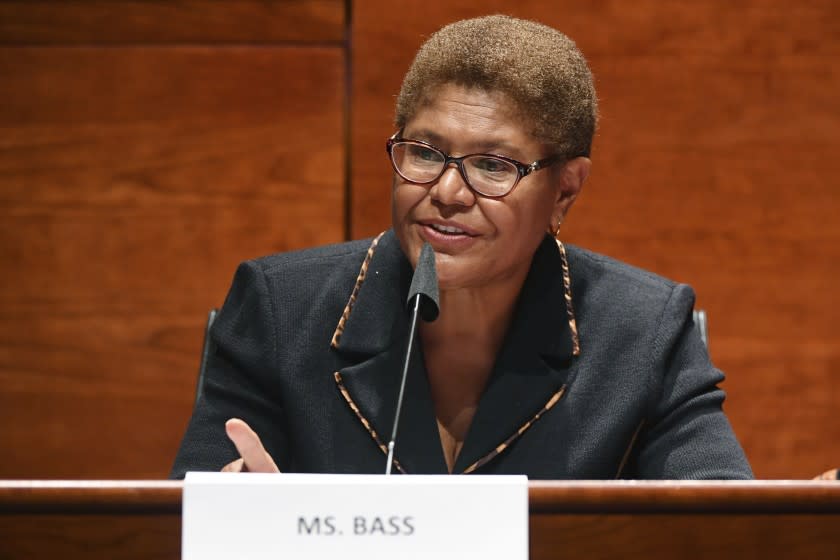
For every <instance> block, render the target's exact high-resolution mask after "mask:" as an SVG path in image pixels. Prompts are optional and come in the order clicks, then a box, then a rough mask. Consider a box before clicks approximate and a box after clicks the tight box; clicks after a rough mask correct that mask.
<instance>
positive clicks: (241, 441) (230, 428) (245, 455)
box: [225, 418, 280, 472]
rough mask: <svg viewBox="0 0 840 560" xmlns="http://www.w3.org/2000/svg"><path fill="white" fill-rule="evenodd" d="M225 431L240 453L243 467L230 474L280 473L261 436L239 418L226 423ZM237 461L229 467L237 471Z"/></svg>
mask: <svg viewBox="0 0 840 560" xmlns="http://www.w3.org/2000/svg"><path fill="white" fill-rule="evenodd" d="M225 431H226V432H227V435H228V437H229V438H230V440H231V441H232V442H233V445H235V446H236V450H237V451H239V455H240V457H241V459H239V460H241V461H242V465H240V466H239V469H238V470H231V471H228V472H244V471H248V472H280V469H278V468H277V465H276V464H275V463H274V459H272V458H271V455H269V454H268V452H267V451H266V450H265V448H264V447H263V444H262V442H261V441H260V438H259V436H258V435H257V434H256V433H255V432H254V430H252V429H251V427H250V426H248V424H246V423H245V422H243V421H242V420H240V419H238V418H231V419H230V420H228V421H227V422H225ZM236 462H237V461H233V462H232V463H230V464H229V465H227V466H226V467H225V468H227V467H231V469H235V468H236V467H235V466H234V465H235V463H236Z"/></svg>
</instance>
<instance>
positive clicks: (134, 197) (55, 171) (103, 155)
mask: <svg viewBox="0 0 840 560" xmlns="http://www.w3.org/2000/svg"><path fill="white" fill-rule="evenodd" d="M0 75H3V79H2V80H0V97H2V98H3V99H4V103H2V104H0V127H2V130H3V131H4V132H3V134H2V135H0V259H2V263H3V264H2V267H3V273H2V274H1V275H0V425H2V426H3V429H2V430H0V446H2V447H3V448H4V449H7V450H9V451H10V453H11V456H12V460H10V461H3V462H2V465H0V478H2V477H57V478H111V477H115V478H116V477H125V478H135V477H146V478H155V477H158V478H160V477H165V476H166V475H167V473H168V469H169V466H170V464H171V461H172V459H173V457H174V454H175V451H176V449H177V446H178V443H179V441H180V437H181V436H182V434H183V430H184V428H185V426H186V421H187V418H188V416H189V413H190V409H191V405H192V398H193V397H192V395H193V392H194V388H195V380H196V374H197V368H198V360H199V352H200V348H201V337H202V333H203V327H204V321H205V317H206V313H207V310H208V309H209V308H211V307H216V306H219V305H220V304H221V302H222V300H223V298H224V295H225V293H226V291H227V288H228V286H229V283H230V280H231V278H232V276H233V272H234V270H235V268H236V265H237V263H238V262H240V261H242V260H244V259H247V258H252V257H256V256H259V255H263V254H266V253H271V252H276V251H284V250H290V249H294V248H301V247H306V246H311V245H317V244H323V243H328V242H335V241H340V240H341V238H342V237H343V233H344V226H343V216H344V210H343V208H344V177H343V168H344V152H343V145H342V138H343V114H344V113H343V104H344V91H343V88H342V87H340V84H341V83H343V81H344V64H343V53H342V50H341V49H340V48H332V47H300V46H294V45H293V46H282V45H278V46H276V47H265V46H260V47H247V46H237V47H205V46H200V47H187V46H179V47H168V46H160V47H150V48H112V47H74V48H56V47H5V48H0ZM325 84H331V87H324V85H325ZM336 84H338V85H336Z"/></svg>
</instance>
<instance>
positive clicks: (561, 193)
mask: <svg viewBox="0 0 840 560" xmlns="http://www.w3.org/2000/svg"><path fill="white" fill-rule="evenodd" d="M591 169H592V160H590V159H589V158H588V157H583V156H580V157H576V158H574V159H570V160H569V161H567V162H566V163H565V165H563V167H562V168H561V169H560V173H559V177H558V178H557V182H556V186H557V196H556V197H555V199H554V214H553V215H554V216H555V218H560V219H562V218H564V217H565V216H566V213H567V212H568V211H569V208H571V206H572V204H573V203H574V201H575V199H576V198H577V195H578V193H580V191H581V189H582V188H583V183H584V182H585V181H586V178H587V177H589V171H590V170H591Z"/></svg>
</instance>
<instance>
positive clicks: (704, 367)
mask: <svg viewBox="0 0 840 560" xmlns="http://www.w3.org/2000/svg"><path fill="white" fill-rule="evenodd" d="M564 268H565V273H566V274H565V278H566V280H568V279H569V278H570V279H571V282H570V285H569V286H564ZM411 275H412V270H411V266H410V264H409V262H408V261H407V259H406V258H405V256H404V255H403V253H402V252H401V250H400V247H399V243H398V241H397V239H396V237H395V235H394V234H393V232H392V231H388V232H386V233H384V234H383V235H382V236H380V237H379V238H377V239H376V240H373V241H371V240H364V241H354V242H350V243H343V244H340V245H333V246H329V247H322V248H317V249H310V250H306V251H300V252H294V253H286V254H280V255H274V256H271V257H266V258H263V259H259V260H255V261H249V262H246V263H244V264H242V265H241V266H240V267H239V269H238V271H237V273H236V276H235V278H234V281H233V286H232V288H231V290H230V293H229V294H228V296H227V299H226V301H225V304H224V306H223V307H222V309H221V311H220V313H219V316H218V318H217V319H216V322H215V324H214V325H213V328H212V329H211V337H212V341H213V343H214V345H215V351H214V353H213V354H212V355H211V357H210V359H209V362H208V368H207V374H206V381H205V387H204V395H203V397H202V398H201V399H200V401H199V402H198V404H197V405H196V408H195V411H194V414H193V417H192V419H191V420H190V423H189V427H188V428H187V432H186V435H185V436H184V440H183V443H182V445H181V449H180V451H179V452H178V456H177V459H176V461H175V466H174V468H173V471H172V476H173V477H182V476H183V475H184V473H185V472H186V471H187V470H214V471H215V470H219V469H220V468H221V467H222V466H223V465H224V464H226V463H228V462H230V461H232V460H234V459H236V458H237V457H238V454H237V453H236V450H235V448H234V447H233V445H232V444H231V443H230V442H229V441H228V439H227V437H226V436H225V431H224V422H225V420H227V419H228V418H232V417H238V418H242V419H243V420H245V421H246V422H248V423H249V424H250V425H251V427H253V428H254V430H255V431H256V432H257V433H258V434H259V435H260V437H261V438H262V440H263V442H264V444H265V446H266V449H267V450H268V451H269V453H271V455H272V456H273V457H274V459H275V461H276V462H277V464H278V466H279V467H280V469H281V470H283V471H290V472H326V473H381V472H383V471H384V468H385V457H386V453H385V444H386V443H387V438H388V436H389V435H390V432H391V424H392V422H393V417H394V408H395V401H396V396H397V391H398V388H399V376H400V372H401V369H402V360H403V356H404V352H405V344H406V337H407V325H408V313H407V312H406V311H405V310H404V302H405V297H406V293H407V291H408V285H409V283H410V280H411ZM569 291H571V295H570V296H569ZM568 299H570V300H571V301H570V302H568V301H567V300H568ZM693 305H694V295H693V292H692V290H691V288H689V287H688V286H685V285H680V284H675V283H673V282H670V281H668V280H665V279H663V278H660V277H658V276H655V275H653V274H650V273H647V272H644V271H642V270H639V269H636V268H632V267H630V266H627V265H624V264H621V263H619V262H617V261H614V260H612V259H609V258H607V257H603V256H600V255H596V254H593V253H591V252H588V251H585V250H583V249H579V248H575V247H568V248H566V249H565V250H564V249H563V248H562V246H559V245H558V244H556V243H555V242H554V240H553V239H551V238H549V237H546V239H545V241H544V242H543V243H542V244H541V245H540V247H539V248H538V250H537V252H536V254H535V256H534V260H533V262H532V265H531V270H530V273H529V276H528V278H527V280H526V282H525V285H524V287H523V290H522V294H521V296H520V300H519V301H518V303H517V309H516V311H515V313H514V317H513V320H512V324H511V327H510V331H509V333H508V335H507V338H506V340H505V342H504V344H503V347H502V349H501V351H500V353H499V355H498V357H497V360H496V364H495V367H494V371H493V373H492V376H491V378H490V381H489V383H488V386H487V388H486V390H485V393H484V394H483V395H482V397H481V401H480V403H479V406H478V410H477V412H476V414H475V417H474V419H473V423H472V425H471V427H470V431H469V433H468V435H467V438H466V441H465V442H464V446H463V448H462V450H461V453H460V455H459V456H458V459H457V461H456V464H455V467H454V472H457V473H464V472H467V473H487V474H507V473H524V474H527V475H528V476H529V477H530V478H534V479H612V478H617V477H621V478H650V479H728V478H750V477H752V472H751V471H750V467H749V465H748V463H747V460H746V458H745V457H744V453H743V451H742V450H741V447H740V445H739V444H738V441H737V440H736V439H735V436H734V435H733V433H732V429H731V427H730V425H729V422H728V421H727V419H726V417H725V416H724V414H723V412H722V411H721V405H722V403H723V400H724V394H723V392H722V391H721V390H720V389H719V388H718V387H717V384H718V383H720V381H721V380H722V379H723V375H722V374H721V372H719V371H718V370H717V369H715V368H714V366H712V364H711V362H710V361H709V357H708V355H707V353H706V349H705V347H704V345H703V343H702V341H701V339H700V335H699V333H698V331H697V328H696V326H695V325H694V323H693V321H692V313H691V312H692V308H693ZM578 349H579V351H578ZM418 356H422V353H418ZM395 455H396V459H397V465H396V469H397V470H398V471H400V472H406V473H445V472H447V470H446V464H445V462H444V457H443V452H442V450H441V444H440V437H439V434H438V428H437V423H436V420H435V414H434V410H433V405H432V400H431V397H430V392H429V386H428V382H427V380H426V374H425V369H424V366H423V363H422V357H421V359H419V360H417V361H416V364H415V366H414V367H413V369H412V370H411V371H410V376H409V380H408V385H407V390H406V400H405V404H404V406H403V412H402V418H401V420H400V433H399V436H398V439H397V446H396V454H395Z"/></svg>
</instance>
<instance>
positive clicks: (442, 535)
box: [181, 472, 528, 560]
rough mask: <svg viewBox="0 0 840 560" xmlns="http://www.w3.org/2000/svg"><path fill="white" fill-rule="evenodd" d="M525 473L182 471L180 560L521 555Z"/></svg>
mask: <svg viewBox="0 0 840 560" xmlns="http://www.w3.org/2000/svg"><path fill="white" fill-rule="evenodd" d="M527 482H528V481H527V478H526V477H525V476H480V475H478V476H471V475H468V476H458V475H455V476H425V475H410V476H406V475H395V476H385V475H326V474H257V473H198V472H191V473H187V476H186V479H185V482H184V496H183V533H182V541H181V546H182V559H183V560H215V559H218V560H252V559H253V560H258V559H259V560H261V559H271V560H281V559H295V560H298V559H309V558H329V559H334V558H341V559H343V560H353V559H357V558H358V559H364V560H376V559H380V558H381V559H383V560H386V559H387V560H394V559H397V558H398V559H400V560H402V559H411V558H417V559H420V558H422V559H423V560H428V559H429V558H435V559H446V558H458V559H463V558H481V559H483V560H484V559H488V558H491V559H492V558H499V559H502V558H503V559H505V560H526V559H527V558H528V483H527Z"/></svg>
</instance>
